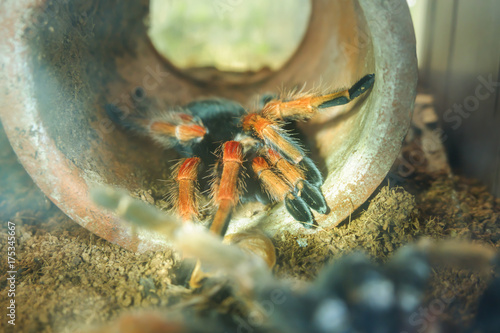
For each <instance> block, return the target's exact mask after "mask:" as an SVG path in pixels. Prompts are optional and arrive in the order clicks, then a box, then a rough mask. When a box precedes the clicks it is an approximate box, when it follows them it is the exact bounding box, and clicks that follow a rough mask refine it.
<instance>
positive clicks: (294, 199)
mask: <svg viewBox="0 0 500 333" xmlns="http://www.w3.org/2000/svg"><path fill="white" fill-rule="evenodd" d="M285 207H286V210H287V211H288V212H289V213H290V215H292V217H293V218H294V219H296V220H297V221H299V222H301V223H302V225H303V226H304V228H306V229H311V228H312V227H313V225H314V216H313V215H312V213H311V211H310V210H309V207H308V206H307V204H306V203H305V201H304V200H303V199H302V198H301V197H298V196H297V195H295V194H293V196H287V197H286V198H285Z"/></svg>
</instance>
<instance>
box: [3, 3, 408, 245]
mask: <svg viewBox="0 0 500 333" xmlns="http://www.w3.org/2000/svg"><path fill="white" fill-rule="evenodd" d="M21 3H22V5H19V6H20V8H21V9H22V7H23V6H26V7H25V8H29V9H30V10H28V11H27V12H29V13H30V15H28V16H26V15H25V16H24V17H25V20H26V21H25V22H24V28H23V31H22V34H21V36H22V37H19V38H20V40H22V42H23V43H25V44H26V45H27V46H28V48H27V52H26V53H25V54H26V57H25V58H24V59H22V58H21V59H17V60H16V59H12V60H11V61H12V63H14V62H16V61H26V62H27V63H28V65H29V68H30V70H31V73H32V78H33V82H32V83H30V87H32V88H33V89H32V90H30V91H31V92H32V93H33V95H32V96H31V98H33V99H34V100H35V103H34V105H35V106H34V107H33V108H32V109H30V110H26V109H25V110H24V111H23V110H21V111H19V114H21V117H22V116H23V112H30V113H33V112H34V113H36V114H37V117H36V119H39V121H40V123H39V124H36V126H37V128H38V129H43V132H44V133H45V134H46V136H44V137H47V138H50V140H51V142H53V144H54V145H53V146H51V148H50V149H56V150H57V152H58V156H59V157H60V158H62V159H65V162H64V163H65V164H67V165H68V166H69V169H70V170H71V172H73V175H76V177H78V178H80V179H81V180H83V181H82V182H81V186H83V187H84V189H83V190H82V191H78V192H74V191H73V192H71V191H65V186H70V185H68V184H65V185H64V184H63V185H61V180H60V179H57V180H54V179H55V178H54V177H56V178H57V177H58V174H57V171H54V170H56V169H57V168H52V167H50V168H49V169H50V171H47V172H39V170H38V168H37V167H36V164H35V165H31V164H30V163H28V162H27V159H30V158H33V156H31V157H30V156H26V154H23V153H22V152H20V151H19V150H20V148H19V145H17V144H15V143H13V147H14V149H15V150H16V152H17V153H18V155H19V156H20V160H21V162H23V164H25V167H26V168H27V170H28V172H30V174H31V176H32V177H33V178H34V179H35V181H36V182H37V184H38V185H39V186H40V187H41V188H42V190H43V191H44V192H45V193H46V194H47V195H48V196H49V197H50V198H51V199H52V200H53V201H54V202H55V203H56V204H58V206H59V207H60V208H61V209H62V210H63V211H64V212H65V213H66V214H68V215H69V216H70V217H72V218H73V219H74V220H75V221H77V222H79V223H80V224H82V225H84V226H86V227H87V228H88V229H90V230H91V231H93V232H96V233H97V234H99V235H100V236H102V237H104V238H106V239H109V240H111V241H114V242H116V243H119V244H121V245H122V246H125V247H129V244H130V242H129V240H128V239H129V238H130V237H132V236H131V234H130V230H128V229H127V230H125V231H123V230H122V231H120V232H121V233H123V235H121V236H120V237H115V235H112V234H113V232H114V231H113V230H115V226H114V223H118V222H116V220H111V222H110V221H109V220H107V221H106V220H102V219H101V218H100V217H99V215H96V214H97V213H96V210H99V208H97V207H86V208H85V209H76V207H74V206H75V205H76V206H77V205H80V204H84V203H85V201H83V203H78V201H77V200H76V199H77V198H72V199H71V198H69V197H70V196H75V193H78V196H83V195H87V194H88V189H89V188H91V187H94V186H98V185H103V184H106V185H112V186H116V187H120V188H125V189H127V190H128V191H130V192H132V193H140V192H141V191H147V190H148V189H150V188H151V187H155V189H156V190H155V191H156V192H155V193H154V194H155V196H158V197H160V198H161V191H162V186H165V193H166V192H167V188H166V185H163V184H164V183H163V182H162V181H161V180H166V179H168V178H169V177H170V166H171V165H172V164H173V162H175V160H176V159H178V157H179V156H178V155H177V153H176V152H175V151H173V150H164V149H162V148H161V147H159V146H157V145H156V144H155V143H154V142H152V141H151V140H149V139H147V138H143V137H139V136H135V135H131V133H129V132H127V131H124V130H123V129H121V128H119V127H117V126H116V125H115V124H113V123H112V122H111V121H110V120H109V119H108V117H107V116H106V113H105V110H104V106H105V105H106V104H107V103H113V104H115V105H117V106H119V107H120V108H121V109H122V110H124V111H125V112H127V113H128V112H130V113H133V112H136V110H134V105H135V103H134V99H137V98H142V95H141V96H138V95H137V94H135V92H136V89H137V87H141V88H142V91H143V92H144V93H145V95H146V96H147V98H148V99H150V100H153V101H154V103H157V104H158V105H159V106H160V107H164V108H173V107H175V106H179V105H183V104H186V103H188V102H190V101H193V100H195V99H199V98H203V97H224V98H228V99H232V100H236V101H238V102H240V103H242V105H244V106H245V107H246V108H248V109H250V108H251V107H252V106H253V105H254V104H253V103H252V101H253V100H254V98H255V96H256V95H258V94H262V93H267V92H277V91H278V90H279V89H282V88H284V89H285V90H286V89H293V88H295V87H298V86H300V87H302V86H303V85H304V84H305V88H306V89H311V88H314V87H318V86H321V87H323V88H331V89H333V90H337V89H339V88H346V87H349V86H350V85H352V84H353V83H355V82H356V81H357V80H358V79H360V78H361V77H362V76H364V75H365V74H369V73H375V74H376V82H375V85H374V87H373V88H372V90H371V91H370V92H369V93H368V94H365V95H363V97H361V98H359V99H357V100H355V101H353V102H352V103H349V104H348V105H346V106H343V107H336V108H330V109H327V110H326V111H325V112H324V113H323V114H320V115H319V116H317V117H315V118H313V119H312V120H311V121H309V122H308V123H306V124H303V125H301V128H302V130H303V132H304V133H305V134H306V137H307V141H308V142H307V145H308V146H309V148H310V150H311V156H312V158H313V160H314V161H315V163H316V164H317V165H318V166H319V167H320V169H321V172H322V173H323V175H324V176H325V179H326V181H325V184H324V185H323V188H322V190H323V192H324V195H325V197H326V199H327V203H328V205H329V207H330V209H331V212H330V214H328V215H317V216H316V221H317V225H318V228H314V229H313V230H312V231H308V232H314V231H315V230H318V229H321V228H328V227H333V226H335V225H337V224H338V223H339V222H341V221H342V220H343V219H345V218H346V217H347V216H349V214H350V213H352V211H353V210H354V209H355V208H357V207H358V206H360V205H361V204H362V203H363V202H364V201H365V200H366V199H367V198H368V197H369V196H370V194H371V193H372V192H373V191H374V190H375V188H376V187H377V186H378V185H379V184H380V182H381V181H382V180H383V178H384V177H385V175H386V173H387V172H388V170H389V168H390V166H391V164H392V162H393V161H394V160H395V158H396V157H397V154H398V151H399V148H400V145H401V140H402V138H403V137H404V134H405V132H406V130H407V128H408V126H409V122H410V113H411V109H412V104H413V101H414V96H415V84H416V76H417V75H416V58H415V49H414V39H413V31H412V26H411V19H410V16H409V12H408V9H407V7H406V4H405V3H404V2H403V1H365V0H359V1H355V0H353V1H312V13H311V19H310V24H309V27H308V30H307V32H306V34H305V37H304V39H303V41H302V43H301V44H300V46H299V47H298V49H297V51H296V52H295V54H294V55H293V56H292V57H291V58H290V59H289V61H288V62H287V63H286V64H285V65H284V66H283V67H282V68H281V69H279V70H277V71H266V72H259V73H243V74H241V73H240V74H238V75H236V76H237V80H235V79H234V78H235V74H234V73H223V72H219V73H217V75H216V78H214V76H213V75H212V76H207V77H206V78H203V76H200V75H191V74H190V73H189V71H182V70H179V69H177V68H175V67H173V66H172V65H171V64H170V62H169V61H168V59H164V58H163V57H162V56H161V55H159V53H158V52H157V51H156V50H155V48H154V47H153V44H152V43H151V41H150V40H149V37H148V34H147V26H146V25H145V23H144V22H146V18H147V16H148V1H145V0H144V1H97V0H92V1H87V0H73V1H68V2H59V1H47V2H44V3H42V4H41V5H40V6H35V5H32V4H31V2H30V1H21ZM393 4H395V5H393ZM388 50H390V52H388ZM2 117H3V118H2V120H3V121H4V122H5V124H4V126H5V128H6V132H7V133H8V135H9V138H10V140H11V142H13V141H16V140H17V138H16V135H17V134H15V133H16V131H15V130H14V126H15V125H14V124H15V121H14V120H6V119H4V118H8V116H6V115H2ZM28 118H29V119H32V118H30V117H28ZM33 119H34V118H33ZM33 125H34V124H32V126H33ZM25 128H29V127H25ZM40 131H41V130H40ZM37 135H38V134H36V133H35V134H33V135H32V136H30V138H28V140H30V142H31V144H33V145H35V147H36V149H35V150H37V151H38V150H43V149H49V148H47V146H45V148H43V145H44V144H45V143H44V142H42V141H39V140H38V141H36V140H35V139H36V137H37ZM35 141H36V142H35ZM59 153H60V154H59ZM34 158H35V159H36V156H35V157H34ZM58 163H61V161H59V160H51V161H49V164H58ZM38 167H39V166H38ZM35 170H38V171H35ZM61 177H64V175H63V174H61ZM249 181H252V180H249ZM79 186H80V185H79ZM55 187H59V190H58V193H59V194H58V195H57V196H56V195H54V188H55ZM248 210H252V213H248ZM103 221H104V222H103ZM100 223H101V224H102V223H108V224H110V225H109V226H108V227H106V228H105V229H102V228H101V227H98V226H96V225H98V224H100ZM256 225H258V226H260V227H262V228H263V229H264V230H266V231H267V232H269V233H274V232H276V231H278V230H284V229H285V228H286V229H288V230H290V231H292V232H303V231H304V230H305V229H303V228H302V226H301V225H300V224H299V223H297V222H296V221H295V220H294V219H293V218H292V217H290V216H289V214H288V213H287V212H286V210H285V208H284V207H283V205H282V204H278V205H275V206H273V208H272V209H271V210H267V209H264V207H261V206H259V205H252V206H251V207H247V208H244V207H238V209H237V211H236V213H235V217H234V221H233V222H232V223H231V226H230V227H229V232H230V233H231V232H235V231H237V230H241V229H245V228H249V227H253V226H256ZM147 237H148V236H144V238H147ZM124 239H125V240H124ZM139 242H141V241H139ZM144 247H146V248H147V247H149V245H147V244H146V245H144Z"/></svg>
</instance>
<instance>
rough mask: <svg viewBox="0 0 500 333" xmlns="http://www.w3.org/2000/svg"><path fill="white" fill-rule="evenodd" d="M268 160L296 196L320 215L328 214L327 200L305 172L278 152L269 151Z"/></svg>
mask: <svg viewBox="0 0 500 333" xmlns="http://www.w3.org/2000/svg"><path fill="white" fill-rule="evenodd" d="M267 158H268V159H269V161H270V162H271V164H272V165H273V166H274V168H275V169H276V171H277V172H279V173H280V175H281V176H282V177H283V179H285V180H286V181H287V182H288V184H289V185H290V187H291V188H293V192H294V194H295V195H296V196H300V197H301V198H302V200H304V202H305V203H306V204H307V205H308V206H309V207H311V208H312V209H314V210H315V211H317V212H318V213H320V214H326V213H327V212H328V210H329V209H328V206H327V204H326V200H325V198H324V197H323V194H322V193H321V190H320V189H319V187H316V186H314V185H312V184H311V183H310V182H309V181H308V180H307V179H306V176H305V173H304V171H303V170H302V169H301V168H300V167H298V166H296V165H294V164H292V163H290V162H289V161H288V160H286V159H285V158H283V156H281V155H280V154H279V153H278V152H276V151H274V150H272V149H268V150H267Z"/></svg>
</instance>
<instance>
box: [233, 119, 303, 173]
mask: <svg viewBox="0 0 500 333" xmlns="http://www.w3.org/2000/svg"><path fill="white" fill-rule="evenodd" d="M279 125H280V124H279V123H276V122H274V121H273V120H271V119H268V118H265V117H263V116H261V115H259V114H257V113H250V114H248V115H246V116H245V117H244V118H243V121H242V127H243V130H244V131H245V132H253V133H255V134H256V135H257V136H258V137H259V138H260V139H262V140H263V141H264V142H265V143H266V145H268V146H269V147H271V148H273V149H274V150H276V151H279V152H280V153H281V154H282V155H283V156H284V157H285V158H287V159H288V160H289V161H290V162H292V163H294V164H297V163H300V161H302V159H303V158H304V155H305V153H304V150H303V149H302V148H301V147H300V145H299V144H298V143H297V142H296V141H295V140H294V139H293V138H291V137H290V136H289V135H288V134H287V133H286V132H285V131H284V130H283V129H282V128H281V127H280V126H279Z"/></svg>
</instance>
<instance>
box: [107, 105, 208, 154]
mask: <svg viewBox="0 0 500 333" xmlns="http://www.w3.org/2000/svg"><path fill="white" fill-rule="evenodd" d="M105 109H106V113H107V114H108V117H109V118H110V119H111V120H112V121H113V122H115V123H116V124H118V125H120V126H122V127H123V128H125V129H128V130H131V131H134V132H137V133H139V134H142V135H146V136H150V137H152V138H153V139H155V140H156V141H158V142H159V143H160V144H162V145H163V146H165V147H173V146H175V145H176V144H178V143H180V144H189V143H191V142H199V141H200V140H201V139H203V137H204V136H205V134H206V133H207V129H206V128H205V127H204V126H203V124H202V123H201V121H200V119H199V118H198V117H193V116H191V115H189V114H186V113H182V112H173V111H162V112H156V113H153V114H151V115H148V116H145V115H143V114H126V113H125V112H123V111H122V110H121V109H120V108H118V107H117V106H116V105H114V104H106V105H105Z"/></svg>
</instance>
